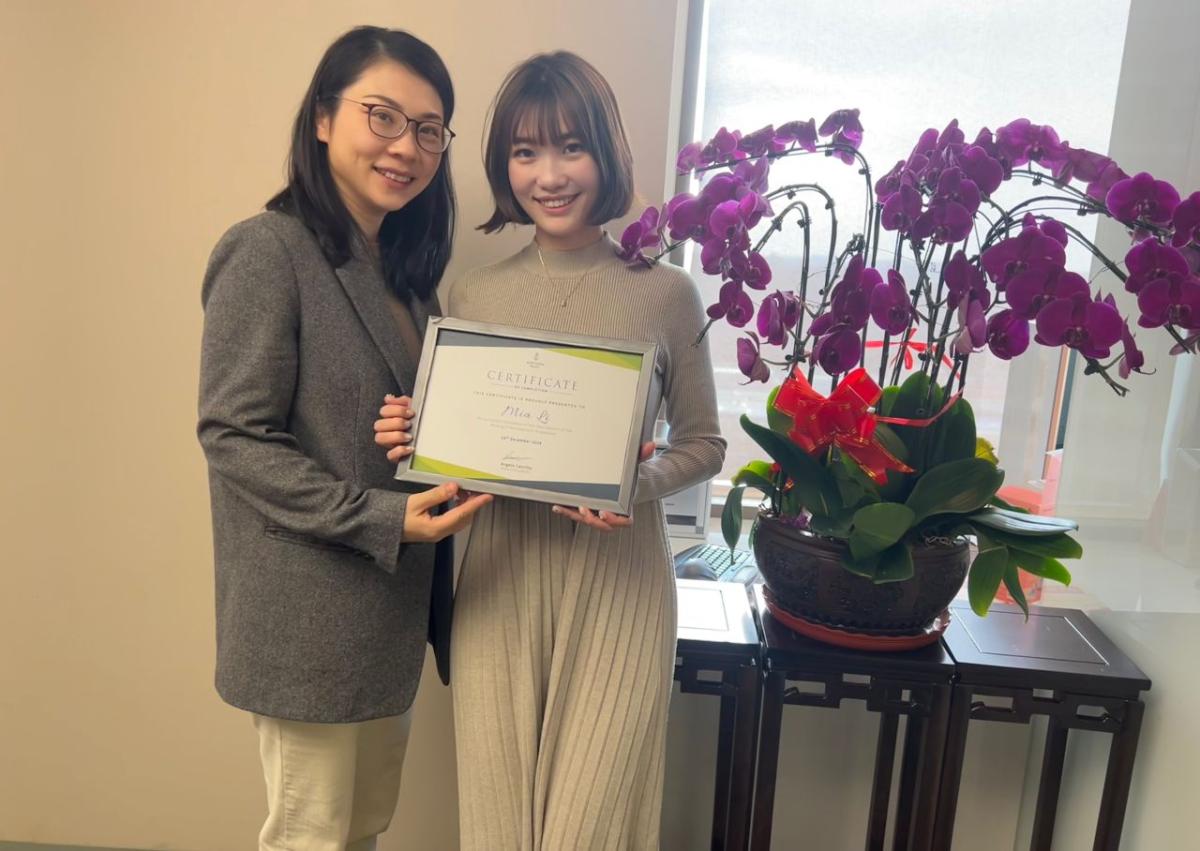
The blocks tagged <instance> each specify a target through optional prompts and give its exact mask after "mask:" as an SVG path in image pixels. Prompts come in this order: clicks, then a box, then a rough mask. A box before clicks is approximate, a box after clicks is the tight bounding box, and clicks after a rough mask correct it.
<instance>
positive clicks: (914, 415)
mask: <svg viewBox="0 0 1200 851" xmlns="http://www.w3.org/2000/svg"><path fill="white" fill-rule="evenodd" d="M943 398H944V394H943V393H942V389H941V388H940V387H938V386H936V385H933V386H931V385H930V382H929V376H927V375H925V373H923V372H914V373H913V374H912V375H910V376H909V377H908V378H907V379H905V381H904V383H903V384H901V385H900V390H899V392H898V393H897V394H896V397H895V401H894V402H893V403H892V406H891V410H890V411H889V412H888V413H887V414H886V416H891V417H904V418H907V419H924V418H926V417H930V416H933V414H935V413H936V412H937V411H938V410H939V409H940V408H941V407H942V401H943ZM937 425H938V423H934V424H933V425H932V426H927V427H921V426H902V425H897V426H893V429H894V430H895V432H896V435H897V436H898V437H899V438H900V439H901V440H903V441H904V444H905V446H907V447H908V457H907V459H906V463H907V464H908V465H909V466H910V467H912V468H913V469H915V470H916V471H917V472H918V473H920V472H923V471H924V470H925V469H926V468H927V467H929V466H931V464H930V462H929V457H930V449H931V447H932V446H933V445H934V442H935V440H936V437H937V434H936V428H935V427H936V426H937Z"/></svg>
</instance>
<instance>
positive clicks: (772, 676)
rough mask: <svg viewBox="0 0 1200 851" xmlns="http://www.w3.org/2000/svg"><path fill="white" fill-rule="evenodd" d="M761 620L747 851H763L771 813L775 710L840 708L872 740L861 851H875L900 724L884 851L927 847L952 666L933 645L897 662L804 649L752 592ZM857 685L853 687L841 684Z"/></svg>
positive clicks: (897, 656)
mask: <svg viewBox="0 0 1200 851" xmlns="http://www.w3.org/2000/svg"><path fill="white" fill-rule="evenodd" d="M755 607H756V608H755V610H756V612H757V614H758V616H759V618H760V619H761V623H762V636H763V669H764V673H765V675H766V685H765V688H764V691H763V698H762V700H763V708H762V722H761V723H762V732H761V735H760V737H759V746H758V780H757V784H756V787H755V799H754V816H753V825H752V828H751V848H752V849H753V851H768V849H769V848H770V846H771V825H772V819H773V813H774V808H775V776H776V770H777V767H778V763H779V734H780V727H781V725H782V719H783V707H784V706H785V705H797V706H819V707H827V708H833V709H836V708H838V707H840V706H841V702H842V701H843V700H846V699H851V700H862V701H865V702H866V705H867V709H869V710H870V711H872V712H878V713H879V714H880V716H881V718H880V723H879V739H878V742H877V745H876V751H875V775H874V781H873V784H872V789H871V806H870V812H869V815H868V824H867V835H866V847H867V849H868V851H882V849H883V847H884V837H885V833H886V830H887V822H888V810H889V807H890V801H891V784H892V769H893V766H894V765H895V756H896V740H897V726H898V723H899V719H900V716H901V715H906V716H907V717H908V723H907V725H906V727H905V734H904V747H903V755H902V757H901V771H900V790H899V794H898V796H897V797H898V800H897V805H896V821H895V829H894V831H893V835H894V844H893V848H895V849H900V850H901V851H909V849H912V851H925V849H928V848H929V847H930V843H931V842H932V838H933V825H934V817H935V806H936V799H937V788H938V778H939V776H940V774H941V769H942V751H943V747H944V745H945V741H946V723H947V720H948V717H949V712H950V688H951V682H952V679H953V676H954V662H953V660H952V659H951V658H950V656H949V654H948V653H946V651H945V650H944V649H943V647H942V645H941V644H934V645H932V646H930V647H926V648H923V649H921V650H911V651H907V652H903V653H870V652H864V651H860V650H847V649H843V648H840V647H834V646H832V645H827V644H821V643H818V642H816V641H812V640H810V639H807V638H803V637H802V636H799V635H797V634H796V633H794V632H792V631H790V630H788V629H787V628H786V627H784V626H783V625H781V624H780V623H778V622H777V621H776V620H775V619H774V616H773V615H771V613H770V612H769V611H768V610H767V606H766V602H765V600H764V599H763V595H762V588H761V586H759V587H756V588H755ZM847 675H849V676H851V677H855V678H858V679H861V678H865V679H866V681H865V682H860V681H853V680H850V679H848V676H847ZM789 682H805V683H816V684H820V685H821V686H822V687H823V689H824V690H823V692H822V693H811V692H807V691H800V690H798V689H796V688H790V687H789V686H788V683H789Z"/></svg>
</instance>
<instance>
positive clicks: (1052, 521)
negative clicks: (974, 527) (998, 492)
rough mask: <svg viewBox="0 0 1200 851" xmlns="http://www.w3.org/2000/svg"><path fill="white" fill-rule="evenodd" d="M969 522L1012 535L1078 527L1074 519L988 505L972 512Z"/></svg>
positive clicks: (1036, 533) (1054, 531) (1069, 530)
mask: <svg viewBox="0 0 1200 851" xmlns="http://www.w3.org/2000/svg"><path fill="white" fill-rule="evenodd" d="M993 499H994V497H993ZM971 522H972V523H979V524H980V525H983V526H987V527H988V528H990V529H998V530H1000V531H1001V532H1011V533H1013V534H1014V535H1033V536H1039V535H1040V536H1046V535H1060V534H1062V533H1063V532H1073V531H1075V530H1076V529H1078V528H1079V524H1078V523H1076V522H1075V521H1074V520H1067V519H1066V518H1063V517H1042V516H1040V515H1037V514H1024V513H1022V512H1020V511H1012V510H1010V509H1007V508H992V507H990V506H989V507H987V508H983V509H981V510H979V511H976V512H975V513H974V514H972V515H971Z"/></svg>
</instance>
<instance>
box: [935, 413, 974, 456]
mask: <svg viewBox="0 0 1200 851" xmlns="http://www.w3.org/2000/svg"><path fill="white" fill-rule="evenodd" d="M930 428H934V429H937V438H936V440H937V447H936V449H935V450H934V452H933V454H932V456H931V458H930V464H944V463H946V462H947V461H958V460H959V459H961V458H974V457H975V412H974V411H972V410H971V405H970V403H968V402H967V400H966V399H959V400H958V401H957V402H955V403H954V405H953V406H952V407H951V408H950V410H948V411H946V413H945V414H943V415H942V417H941V419H939V420H937V422H935V423H933V425H931V426H930Z"/></svg>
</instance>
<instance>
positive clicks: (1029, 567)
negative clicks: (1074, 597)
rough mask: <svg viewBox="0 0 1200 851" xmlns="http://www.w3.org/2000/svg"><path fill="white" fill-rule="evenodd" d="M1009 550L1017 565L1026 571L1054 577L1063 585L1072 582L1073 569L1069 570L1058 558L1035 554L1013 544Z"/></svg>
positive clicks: (1048, 577) (1035, 574)
mask: <svg viewBox="0 0 1200 851" xmlns="http://www.w3.org/2000/svg"><path fill="white" fill-rule="evenodd" d="M1008 551H1009V553H1010V554H1011V558H1012V560H1013V561H1014V562H1015V563H1016V564H1017V566H1018V567H1020V568H1022V569H1023V570H1025V571H1026V572H1028V573H1032V574H1033V575H1034V576H1040V577H1042V578H1043V579H1053V580H1054V581H1055V582H1060V583H1062V584H1063V585H1070V584H1071V571H1069V570H1067V568H1066V567H1065V566H1063V563H1062V562H1061V561H1059V560H1058V559H1056V558H1046V557H1045V556H1039V555H1034V554H1033V553H1030V552H1025V551H1024V550H1020V549H1017V548H1016V547H1013V546H1010V547H1009V548H1008Z"/></svg>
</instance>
